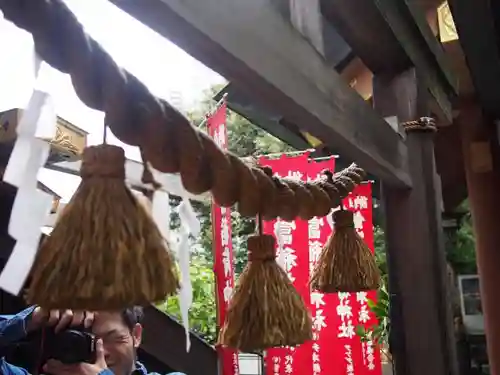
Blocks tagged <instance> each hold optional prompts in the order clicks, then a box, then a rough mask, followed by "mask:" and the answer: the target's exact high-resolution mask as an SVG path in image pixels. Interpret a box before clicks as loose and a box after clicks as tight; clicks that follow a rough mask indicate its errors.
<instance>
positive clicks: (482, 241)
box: [457, 104, 500, 375]
mask: <svg viewBox="0 0 500 375" xmlns="http://www.w3.org/2000/svg"><path fill="white" fill-rule="evenodd" d="M457 122H458V124H459V126H460V130H461V135H462V145H463V153H464V164H465V172H466V178H467V189H468V193H469V204H470V210H471V214H472V221H473V226H474V235H475V238H476V254H477V265H478V271H479V279H480V286H481V300H482V308H483V314H484V323H485V330H486V343H487V347H488V358H489V362H490V373H491V374H492V375H500V298H499V292H498V291H499V288H500V271H499V267H500V220H499V214H498V212H499V210H500V147H499V139H498V137H497V135H496V134H495V133H496V131H495V127H494V126H493V124H492V123H491V122H488V121H487V119H485V118H483V116H482V113H481V110H480V108H478V107H477V106H474V105H473V104H469V105H468V106H465V107H464V108H463V110H462V111H461V113H460V116H459V118H458V119H457Z"/></svg>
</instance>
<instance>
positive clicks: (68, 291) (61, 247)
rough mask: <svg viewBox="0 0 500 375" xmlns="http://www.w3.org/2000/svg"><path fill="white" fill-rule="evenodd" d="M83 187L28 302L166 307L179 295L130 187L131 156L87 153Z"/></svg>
mask: <svg viewBox="0 0 500 375" xmlns="http://www.w3.org/2000/svg"><path fill="white" fill-rule="evenodd" d="M80 172H81V173H80V174H81V177H82V182H81V184H80V186H79V187H78V190H77V191H76V193H75V195H74V196H73V198H72V200H71V201H70V202H69V204H68V205H67V206H66V208H65V210H64V211H63V212H62V213H61V215H60V217H59V220H58V222H57V224H56V225H55V227H54V230H53V231H52V233H51V235H50V236H49V237H48V238H47V239H46V240H45V241H44V242H43V244H42V246H41V248H40V251H39V253H38V257H37V260H36V262H35V265H34V267H33V269H32V281H31V283H30V286H29V289H28V293H27V300H28V302H29V303H31V304H37V305H40V306H43V307H45V308H49V309H74V310H114V309H120V308H123V307H127V306H132V305H146V304H148V303H150V302H156V301H161V300H164V299H165V298H166V297H167V296H169V295H172V294H174V293H175V292H176V291H177V289H178V285H179V284H178V277H177V273H176V270H175V264H174V261H173V258H172V256H171V254H170V252H169V251H168V249H167V248H166V247H165V246H166V243H165V240H164V239H163V237H162V235H161V234H160V231H159V229H158V228H157V226H156V224H155V223H154V221H153V219H152V217H151V216H150V214H149V213H148V212H147V211H146V209H145V207H144V206H143V205H142V204H140V203H139V202H138V200H137V198H136V197H135V195H134V194H133V193H132V192H131V191H130V190H129V189H128V188H127V186H126V185H125V154H124V151H123V149H122V148H120V147H117V146H112V145H106V144H104V145H99V146H92V147H87V148H86V149H85V151H84V153H83V160H82V166H81V171H80Z"/></svg>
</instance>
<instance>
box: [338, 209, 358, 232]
mask: <svg viewBox="0 0 500 375" xmlns="http://www.w3.org/2000/svg"><path fill="white" fill-rule="evenodd" d="M333 220H334V222H335V230H339V229H342V228H354V215H353V213H352V212H351V211H348V210H339V211H335V212H334V213H333Z"/></svg>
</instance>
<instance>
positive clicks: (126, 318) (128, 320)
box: [122, 306, 144, 330]
mask: <svg viewBox="0 0 500 375" xmlns="http://www.w3.org/2000/svg"><path fill="white" fill-rule="evenodd" d="M143 317H144V310H143V308H142V306H134V307H129V308H126V309H124V310H122V318H123V322H124V323H125V325H126V326H127V327H128V329H130V330H132V329H133V328H134V327H135V325H136V324H137V323H141V322H142V318H143Z"/></svg>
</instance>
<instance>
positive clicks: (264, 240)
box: [247, 234, 276, 262]
mask: <svg viewBox="0 0 500 375" xmlns="http://www.w3.org/2000/svg"><path fill="white" fill-rule="evenodd" d="M275 243H276V242H275V240H274V237H273V236H271V235H268V234H263V235H255V236H250V237H248V240H247V244H248V261H249V262H265V261H267V260H274V259H275V258H276V250H275V248H274V246H275Z"/></svg>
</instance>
